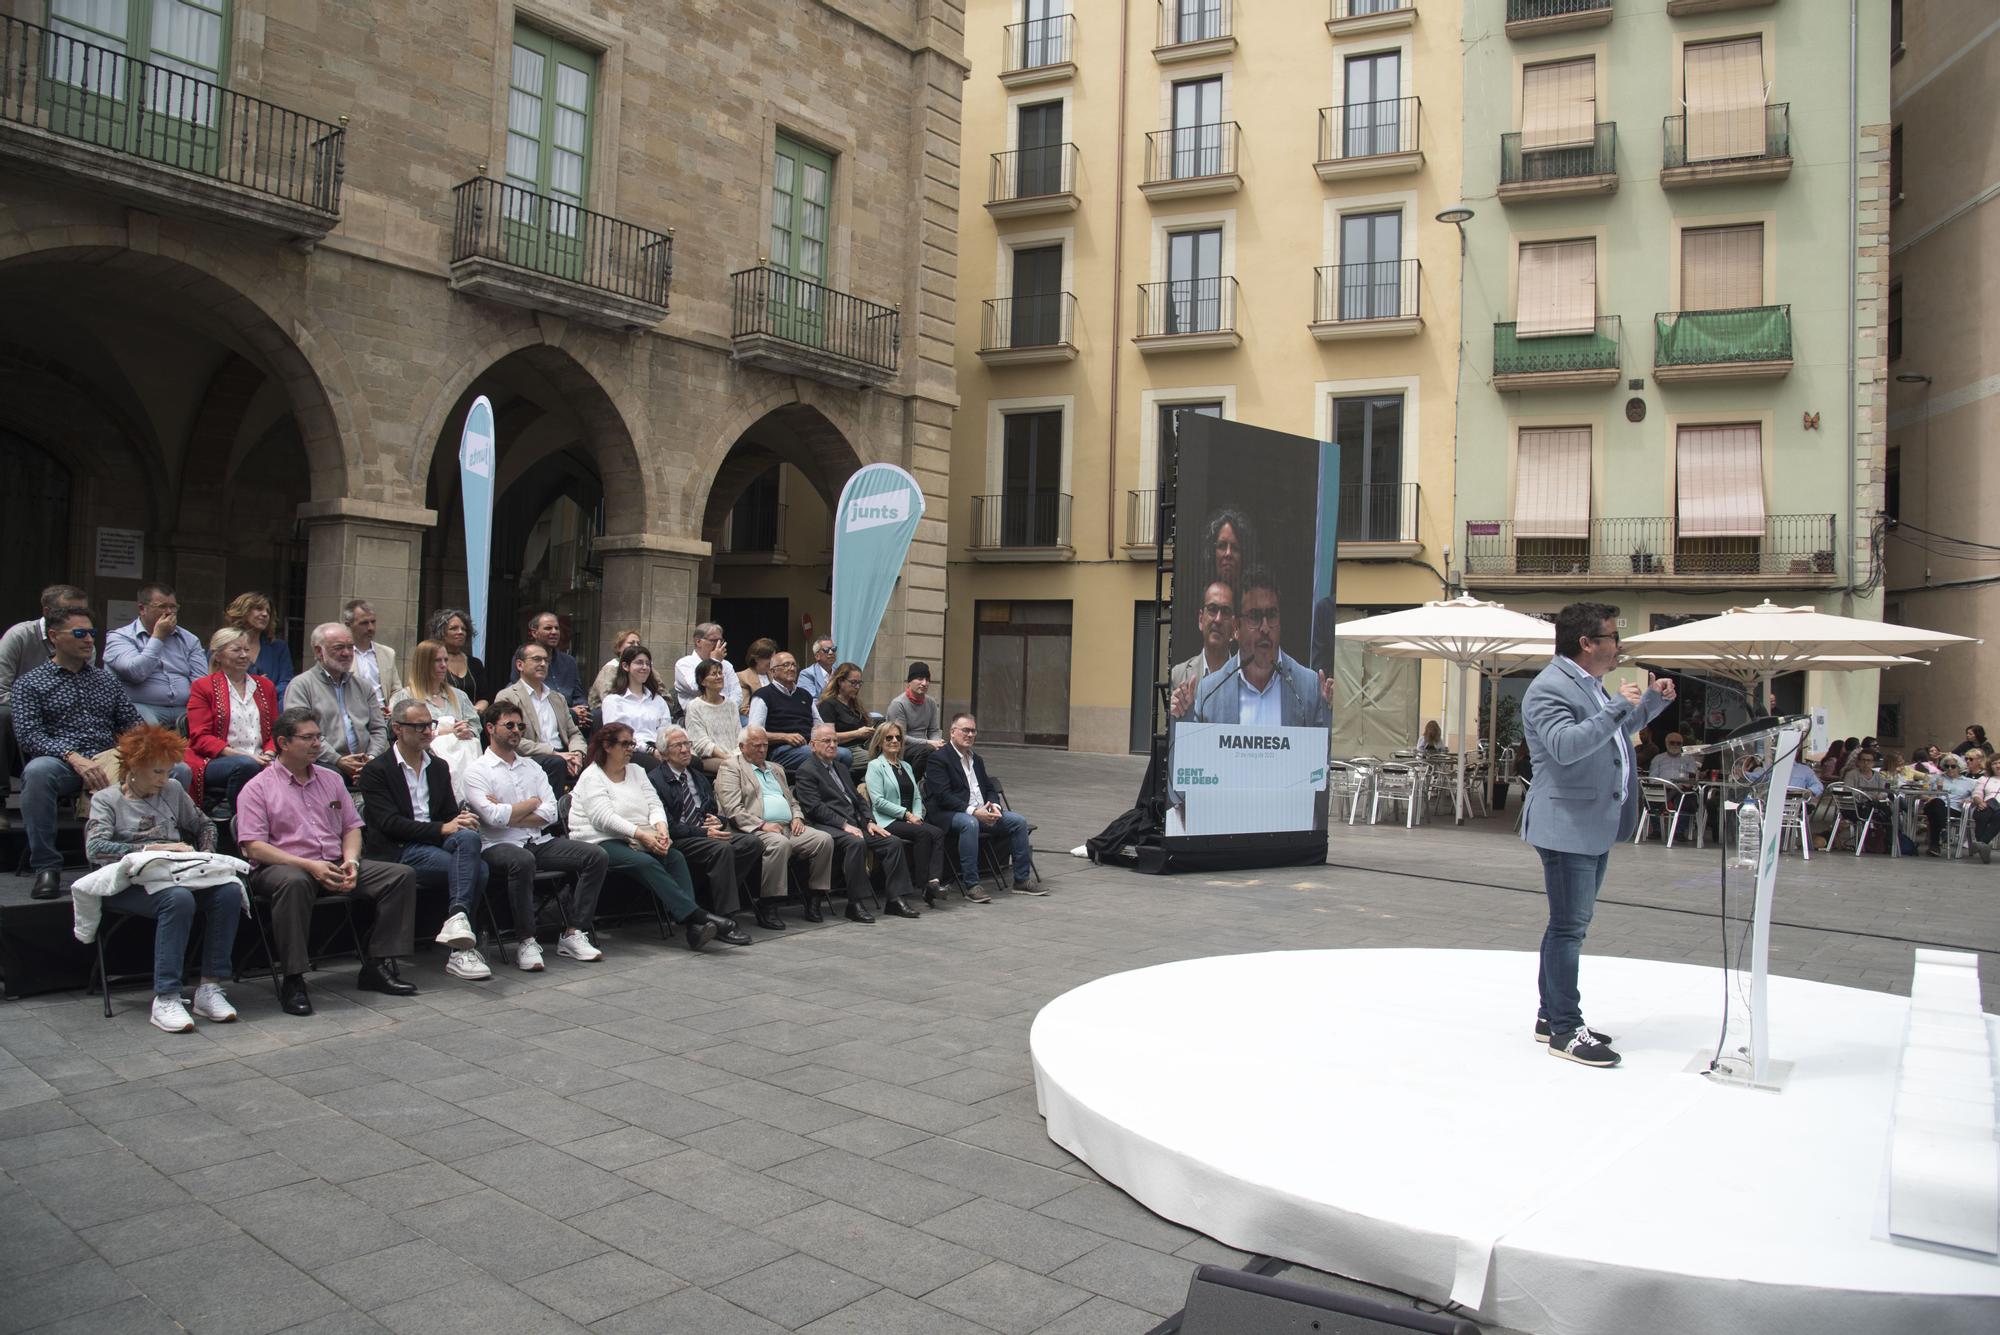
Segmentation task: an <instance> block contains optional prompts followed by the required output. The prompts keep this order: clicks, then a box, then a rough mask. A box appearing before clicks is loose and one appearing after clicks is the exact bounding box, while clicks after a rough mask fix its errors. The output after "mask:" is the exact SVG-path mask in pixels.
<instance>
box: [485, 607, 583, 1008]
mask: <svg viewBox="0 0 2000 1335" xmlns="http://www.w3.org/2000/svg"><path fill="white" fill-rule="evenodd" d="M538 647H539V646H538ZM516 684H517V685H518V684H519V683H516ZM523 721H524V716H523V714H522V710H521V706H520V705H518V704H516V703H515V702H514V701H512V700H495V701H494V702H493V704H492V705H491V706H490V707H489V708H488V709H487V711H486V730H487V734H488V738H487V744H486V754H485V755H483V756H481V757H479V759H477V760H475V761H473V762H472V765H471V766H470V768H468V769H467V770H466V773H465V797H466V800H467V801H468V802H469V803H471V805H472V813H473V815H475V816H477V817H478V818H479V838H480V842H481V843H482V844H483V845H484V851H483V852H482V853H481V856H482V857H484V858H485V859H486V865H487V866H488V867H490V868H491V869H492V870H493V872H494V874H495V875H497V876H498V877H499V878H500V880H501V883H502V885H503V886H504V887H505V889H506V892H507V904H508V907H509V909H510V910H511V911H512V913H513V915H514V932H515V935H516V936H518V937H519V938H520V941H519V944H518V945H516V946H515V948H514V963H515V965H516V966H517V967H519V968H521V969H524V970H526V971H527V972H529V973H540V972H541V971H542V946H541V943H540V942H539V941H537V940H536V939H535V873H536V872H538V871H558V872H572V873H574V874H575V877H576V895H575V898H574V901H573V902H572V903H571V904H570V906H569V923H570V925H569V927H568V928H567V929H565V930H564V932H563V934H562V936H561V937H560V938H559V939H558V940H557V941H556V954H558V955H564V956H567V957H568V958H570V959H573V960H579V961H581V962H583V963H592V962H595V961H597V960H601V959H603V958H604V952H603V951H601V950H599V949H598V948H597V947H596V946H594V945H592V944H591V940H590V933H591V932H592V931H593V930H594V929H595V928H596V925H597V897H598V894H599V893H600V892H601V891H602V890H603V889H604V873H605V872H606V871H608V870H609V869H610V865H611V864H610V862H609V860H607V859H606V857H605V855H604V850H603V849H601V848H597V847H594V846H593V845H590V844H583V843H578V842H577V841H576V840H574V839H564V838H558V837H557V836H555V835H554V834H551V833H550V827H551V826H553V825H555V823H556V794H555V789H554V788H552V787H551V786H550V785H549V776H548V773H547V772H546V771H545V770H544V769H543V767H542V766H541V765H539V764H537V763H535V762H534V761H533V760H530V759H528V757H526V756H524V755H522V754H521V750H520V747H521V733H522V729H523Z"/></svg>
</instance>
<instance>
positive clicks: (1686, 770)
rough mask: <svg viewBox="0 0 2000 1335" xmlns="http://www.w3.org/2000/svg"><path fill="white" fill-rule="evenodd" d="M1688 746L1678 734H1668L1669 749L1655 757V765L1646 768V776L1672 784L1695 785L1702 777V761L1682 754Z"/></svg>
mask: <svg viewBox="0 0 2000 1335" xmlns="http://www.w3.org/2000/svg"><path fill="white" fill-rule="evenodd" d="M1685 745H1686V742H1685V741H1684V740H1683V738H1682V737H1681V735H1680V734H1679V733H1677V732H1670V733H1668V734H1667V749H1666V750H1664V751H1662V752H1660V754H1658V755H1656V756H1654V757H1653V763H1652V764H1650V765H1648V766H1647V767H1646V776H1647V777H1648V778H1652V779H1665V780H1667V781H1668V782H1670V783H1682V784H1686V783H1693V782H1694V781H1695V780H1696V779H1698V778H1700V777H1701V761H1699V760H1698V759H1696V758H1695V757H1693V756H1690V755H1685V754H1683V753H1682V751H1681V748H1682V747H1683V746H1685Z"/></svg>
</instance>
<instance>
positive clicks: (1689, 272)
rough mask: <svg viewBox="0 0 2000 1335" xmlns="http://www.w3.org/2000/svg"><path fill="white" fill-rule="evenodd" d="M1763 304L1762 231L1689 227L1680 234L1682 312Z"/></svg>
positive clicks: (1757, 226)
mask: <svg viewBox="0 0 2000 1335" xmlns="http://www.w3.org/2000/svg"><path fill="white" fill-rule="evenodd" d="M1763 304H1764V228H1763V227H1762V225H1760V224H1752V225H1750V226H1748V227H1691V228H1689V229H1688V230H1686V231H1684V232H1682V233H1681V307H1680V308H1681V309H1682V310H1684V311H1734V310H1741V309H1743V308H1744V307H1746V306H1762V305H1763Z"/></svg>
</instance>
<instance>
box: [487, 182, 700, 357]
mask: <svg viewBox="0 0 2000 1335" xmlns="http://www.w3.org/2000/svg"><path fill="white" fill-rule="evenodd" d="M452 196H453V201H454V208H453V216H452V228H451V262H452V264H453V266H454V267H455V268H456V267H457V266H460V265H463V264H465V263H466V262H468V261H483V262H484V264H485V265H498V266H504V267H505V268H508V269H514V270H519V271H522V272H524V273H529V274H535V275H539V276H540V277H542V278H550V279H556V280H558V281H559V282H561V283H564V284H570V285H574V286H576V287H581V288H588V289H590V290H591V291H593V292H599V293H605V294H608V295H609V296H612V297H617V298H621V299H622V300H623V301H625V302H630V303H633V304H634V306H635V307H638V308H643V310H642V311H641V313H640V314H638V315H636V316H634V317H633V319H634V320H636V321H638V322H640V323H643V324H648V325H650V324H657V323H659V321H660V319H661V318H662V317H663V316H665V314H666V312H667V293H668V289H669V288H670V287H671V286H672V283H673V274H674V242H673V237H672V236H671V235H669V234H666V233H661V232H655V231H651V230H649V229H647V228H644V227H639V226H636V225H635V224H633V223H629V222H625V221H623V220H622V219H619V218H610V217H606V216H605V215H604V214H602V213H593V212H592V211H591V210H589V209H586V208H581V207H579V206H577V205H575V204H572V203H569V202H568V201H566V200H562V199H558V198H556V197H554V196H552V195H544V194H538V193H536V192H535V191H533V190H524V189H522V188H521V187H519V186H514V185H508V184H507V183H506V182H504V181H496V180H493V179H492V178H490V177H485V176H479V177H475V178H473V179H472V180H470V181H467V182H465V183H464V184H462V185H459V186H456V187H454V188H453V190H452ZM481 267H482V268H483V267H484V265H482V266H481ZM487 295H500V294H498V293H489V294H487ZM502 299H503V300H504V299H506V298H505V297H504V296H503V297H502ZM517 304H520V303H517ZM530 304H533V303H530ZM565 304H567V302H566V303H565Z"/></svg>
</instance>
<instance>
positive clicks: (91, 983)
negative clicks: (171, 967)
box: [84, 908, 204, 1020]
mask: <svg viewBox="0 0 2000 1335" xmlns="http://www.w3.org/2000/svg"><path fill="white" fill-rule="evenodd" d="M134 918H137V919H138V920H139V921H140V922H148V923H150V922H152V921H154V920H153V919H151V918H148V917H146V916H145V915H143V914H139V913H126V912H124V911H123V910H121V909H114V908H105V909H103V910H102V911H101V916H99V918H98V920H97V967H96V968H95V969H94V970H93V971H92V972H91V975H90V977H89V978H87V979H85V980H84V990H85V991H87V992H88V991H96V990H101V991H102V992H103V993H104V1018H105V1019H107V1020H108V1019H110V1018H111V973H110V970H109V969H108V968H107V967H106V963H105V952H106V950H107V949H108V947H109V945H110V941H111V935H112V933H114V932H116V931H117V930H118V929H119V928H121V927H123V926H124V925H125V924H126V923H128V922H130V921H131V920H132V919H134ZM203 921H204V920H203V917H202V914H201V911H200V910H199V909H197V910H196V911H195V919H194V926H193V927H192V928H191V929H190V930H189V932H188V943H187V950H186V951H185V952H184V954H183V957H182V959H181V979H182V980H183V981H185V980H186V979H187V975H188V966H189V965H190V964H191V963H192V962H193V961H194V957H195V956H196V955H197V954H199V953H200V951H201V948H202V926H203ZM141 977H143V978H144V979H145V981H146V983H147V985H148V986H150V985H151V984H152V981H153V969H152V962H151V959H150V957H149V958H148V961H147V966H146V972H145V973H144V974H143V975H140V974H119V975H118V983H119V985H120V986H121V987H122V986H125V985H127V984H129V983H131V982H133V981H134V980H136V979H138V978H141Z"/></svg>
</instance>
